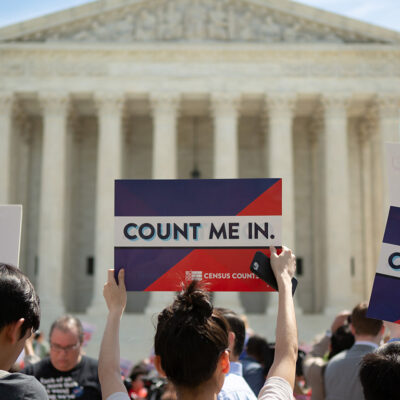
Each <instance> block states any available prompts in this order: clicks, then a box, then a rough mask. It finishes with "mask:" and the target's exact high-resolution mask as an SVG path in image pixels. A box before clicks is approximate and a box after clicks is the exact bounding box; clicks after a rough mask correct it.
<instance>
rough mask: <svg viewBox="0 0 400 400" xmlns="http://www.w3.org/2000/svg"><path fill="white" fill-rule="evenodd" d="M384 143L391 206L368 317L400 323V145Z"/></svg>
mask: <svg viewBox="0 0 400 400" xmlns="http://www.w3.org/2000/svg"><path fill="white" fill-rule="evenodd" d="M385 146H386V154H387V156H388V158H387V162H388V169H387V171H388V177H389V193H390V196H389V197H390V204H391V206H390V209H389V215H388V219H387V223H386V228H385V233H384V236H383V241H382V247H381V253H380V256H379V260H378V267H377V269H376V275H375V280H374V285H373V287H372V293H371V299H370V302H369V307H368V312H367V316H368V317H370V318H377V319H383V320H385V321H390V322H397V323H400V144H395V143H386V144H385Z"/></svg>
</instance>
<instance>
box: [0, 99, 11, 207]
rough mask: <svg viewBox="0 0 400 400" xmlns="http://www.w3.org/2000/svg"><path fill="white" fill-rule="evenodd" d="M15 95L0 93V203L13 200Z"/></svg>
mask: <svg viewBox="0 0 400 400" xmlns="http://www.w3.org/2000/svg"><path fill="white" fill-rule="evenodd" d="M13 104H14V96H13V94H12V93H8V92H1V93H0V143H1V145H0V204H7V203H9V202H10V201H11V182H10V180H11V156H12V154H11V147H12V146H11V142H12V137H11V136H12V125H13V124H12V121H13Z"/></svg>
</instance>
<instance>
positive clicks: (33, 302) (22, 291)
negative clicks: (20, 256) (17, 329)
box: [0, 264, 40, 338]
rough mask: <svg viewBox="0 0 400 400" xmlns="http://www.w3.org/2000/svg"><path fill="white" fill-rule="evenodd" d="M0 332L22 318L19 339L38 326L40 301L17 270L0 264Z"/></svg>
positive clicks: (30, 285) (29, 283) (30, 284)
mask: <svg viewBox="0 0 400 400" xmlns="http://www.w3.org/2000/svg"><path fill="white" fill-rule="evenodd" d="M0 304H1V307H0V330H2V329H3V328H4V327H5V326H7V325H9V324H11V323H13V322H16V321H18V320H19V319H21V318H24V320H25V321H24V323H23V324H22V326H21V338H22V337H23V336H24V335H25V334H26V332H27V330H28V329H32V330H37V329H38V328H39V324H40V301H39V297H38V296H37V294H36V292H35V289H34V287H33V285H32V283H31V282H30V281H29V279H28V277H27V276H26V275H24V274H23V273H22V272H21V271H20V270H19V269H18V268H16V267H13V266H11V265H7V264H0Z"/></svg>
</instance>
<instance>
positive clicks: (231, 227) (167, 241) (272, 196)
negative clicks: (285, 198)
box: [114, 179, 282, 291]
mask: <svg viewBox="0 0 400 400" xmlns="http://www.w3.org/2000/svg"><path fill="white" fill-rule="evenodd" d="M281 215H282V181H281V179H235V180H234V179H220V180H218V179H212V180H211V179H210V180H208V179H202V180H117V181H115V241H114V245H115V249H114V256H115V260H114V261H115V270H116V273H117V272H118V270H119V269H121V268H124V269H125V271H126V274H125V282H126V285H127V289H128V290H131V291H176V290H180V288H181V285H182V282H183V283H184V282H187V281H191V280H193V279H198V280H201V281H203V282H206V283H207V284H208V286H207V287H208V289H209V290H211V291H266V290H269V289H268V288H267V285H266V284H265V283H264V282H263V281H261V280H260V279H259V278H257V277H256V276H255V275H254V274H253V273H251V272H250V271H249V266H250V263H251V260H252V259H253V256H254V254H255V252H256V251H263V252H264V253H265V254H267V255H269V250H268V249H267V247H268V246H270V245H274V246H280V245H281Z"/></svg>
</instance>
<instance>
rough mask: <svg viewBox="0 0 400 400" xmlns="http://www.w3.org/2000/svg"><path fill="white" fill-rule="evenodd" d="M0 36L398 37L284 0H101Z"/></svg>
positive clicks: (399, 37)
mask: <svg viewBox="0 0 400 400" xmlns="http://www.w3.org/2000/svg"><path fill="white" fill-rule="evenodd" d="M0 41H3V42H83V43H91V42H100V43H101V42H104V43H107V42H108V43H110V42H119V43H137V42H159V41H162V42H190V41H193V42H253V43H281V42H288V43H315V42H328V43H329V42H332V43H400V33H398V32H394V31H390V30H387V29H383V28H379V27H376V26H373V25H369V24H365V23H361V22H359V21H355V20H351V19H349V18H345V17H342V16H338V15H335V14H332V13H327V12H325V11H321V10H317V9H315V8H311V7H308V6H304V5H301V4H298V3H294V2H292V1H289V0H218V1H216V0H141V1H138V0H114V1H104V0H101V1H95V2H92V3H88V4H86V5H83V6H79V7H75V8H72V9H69V10H65V11H61V12H59V13H55V14H50V15H47V16H44V17H41V18H36V19H34V20H30V21H26V22H24V23H21V24H15V25H12V26H9V27H6V28H3V29H0Z"/></svg>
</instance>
